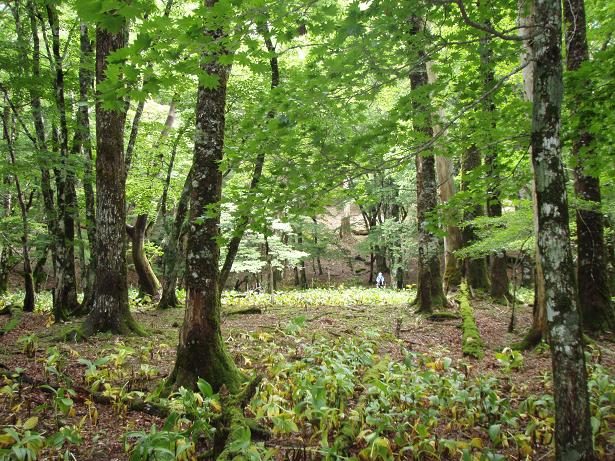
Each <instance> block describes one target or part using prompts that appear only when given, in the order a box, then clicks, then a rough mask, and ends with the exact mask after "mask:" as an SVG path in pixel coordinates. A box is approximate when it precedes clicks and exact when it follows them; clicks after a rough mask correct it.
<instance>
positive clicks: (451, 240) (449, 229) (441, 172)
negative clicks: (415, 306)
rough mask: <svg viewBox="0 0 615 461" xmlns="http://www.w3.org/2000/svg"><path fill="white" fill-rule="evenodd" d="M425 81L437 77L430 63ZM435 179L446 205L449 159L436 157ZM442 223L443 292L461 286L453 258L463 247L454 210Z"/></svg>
mask: <svg viewBox="0 0 615 461" xmlns="http://www.w3.org/2000/svg"><path fill="white" fill-rule="evenodd" d="M427 81H428V82H429V83H430V84H434V83H436V81H437V76H436V74H435V72H434V71H433V68H432V66H431V62H428V63H427ZM438 116H439V119H440V121H444V120H445V113H444V109H443V108H439V109H438ZM432 125H433V133H434V136H436V135H439V134H440V132H441V131H442V127H441V126H440V124H439V123H432ZM436 179H437V180H438V196H439V197H440V203H442V204H446V203H447V202H448V201H449V200H450V199H452V198H453V196H454V195H455V194H456V193H457V190H456V189H457V188H456V186H455V172H454V171H453V160H452V159H451V158H449V157H443V156H441V155H436ZM445 210H446V213H445V216H444V221H445V223H446V235H445V236H444V292H445V293H447V292H448V291H449V290H450V289H451V288H453V289H457V288H459V285H460V284H461V270H462V267H461V266H462V261H460V260H459V259H458V258H457V257H456V256H455V251H457V250H459V249H460V248H461V247H462V246H463V236H462V235H461V229H459V227H458V226H456V225H455V222H457V220H458V217H457V216H456V211H455V210H450V209H445Z"/></svg>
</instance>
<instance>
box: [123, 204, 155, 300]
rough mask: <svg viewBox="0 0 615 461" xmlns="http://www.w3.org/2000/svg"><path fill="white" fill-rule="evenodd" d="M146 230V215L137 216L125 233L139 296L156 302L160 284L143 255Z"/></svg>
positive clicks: (145, 256) (127, 226)
mask: <svg viewBox="0 0 615 461" xmlns="http://www.w3.org/2000/svg"><path fill="white" fill-rule="evenodd" d="M146 228H147V214H140V215H139V216H137V220H136V221H135V224H134V226H129V225H128V224H127V225H126V233H127V234H128V236H129V237H130V241H131V248H132V262H133V263H134V265H135V271H136V272H137V276H138V278H139V296H145V295H149V296H151V297H152V298H154V299H156V300H157V299H158V296H159V294H160V282H159V281H158V277H156V274H155V273H154V270H153V269H152V266H151V264H150V263H149V260H148V259H147V255H146V254H145V248H144V244H145V229H146Z"/></svg>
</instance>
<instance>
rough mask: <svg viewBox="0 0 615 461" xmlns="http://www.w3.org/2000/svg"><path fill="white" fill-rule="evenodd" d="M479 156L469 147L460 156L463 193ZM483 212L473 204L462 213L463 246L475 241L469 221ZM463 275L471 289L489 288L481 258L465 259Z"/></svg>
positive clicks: (478, 163)
mask: <svg viewBox="0 0 615 461" xmlns="http://www.w3.org/2000/svg"><path fill="white" fill-rule="evenodd" d="M480 166H481V156H480V152H479V151H478V149H477V148H476V146H474V145H472V146H470V147H469V148H468V149H467V150H466V151H465V152H464V153H463V155H462V158H461V171H462V173H461V188H462V190H463V191H465V192H467V191H469V188H470V185H469V181H468V179H467V176H468V174H470V173H471V172H472V171H473V170H475V169H477V168H480ZM484 215H485V211H484V207H483V205H482V204H474V205H471V206H470V207H469V209H467V210H466V211H465V212H464V213H463V220H464V221H465V225H464V227H463V230H462V235H463V243H464V246H467V245H471V244H472V243H473V242H474V241H475V240H476V235H475V234H474V228H473V226H472V225H471V224H469V222H470V221H472V220H473V219H476V218H478V217H479V216H484ZM463 275H464V277H465V278H466V279H467V281H468V285H469V286H470V287H472V288H473V289H475V290H477V289H479V290H487V289H488V288H489V280H488V278H487V264H486V261H485V258H483V257H478V258H476V257H467V258H465V259H464V261H463Z"/></svg>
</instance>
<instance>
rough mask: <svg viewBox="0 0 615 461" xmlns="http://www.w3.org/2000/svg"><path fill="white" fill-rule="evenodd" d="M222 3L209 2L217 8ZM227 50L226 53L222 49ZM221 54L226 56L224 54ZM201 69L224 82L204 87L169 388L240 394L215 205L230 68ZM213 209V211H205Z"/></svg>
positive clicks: (212, 59)
mask: <svg viewBox="0 0 615 461" xmlns="http://www.w3.org/2000/svg"><path fill="white" fill-rule="evenodd" d="M215 3H216V0H205V6H206V7H207V8H212V7H213V5H215ZM205 34H206V35H209V37H210V39H213V40H220V39H221V38H222V37H223V36H224V33H223V32H222V30H216V31H212V30H206V31H205ZM222 52H224V50H222ZM218 53H220V52H218ZM201 69H202V70H203V72H206V73H207V74H209V75H215V76H216V77H217V78H218V85H217V87H216V88H206V87H204V86H202V85H199V87H198V94H197V103H196V133H195V143H194V161H193V165H192V168H193V170H192V187H191V192H190V215H189V224H190V225H189V228H188V257H187V259H186V288H187V292H186V311H185V316H184V323H183V325H182V328H181V331H180V335H179V345H178V346H177V359H176V362H175V367H174V368H173V372H172V373H171V376H170V377H169V381H168V384H171V385H174V386H177V387H178V386H184V387H186V388H188V389H194V388H195V387H196V384H197V379H198V378H203V379H204V380H206V381H207V382H209V384H211V386H212V387H213V388H214V390H216V391H218V390H219V389H220V388H221V387H222V386H226V388H227V389H229V390H230V391H231V392H237V391H238V390H239V387H240V383H241V376H240V374H239V371H238V369H237V367H236V365H235V363H234V362H233V359H232V358H231V356H230V355H229V354H228V352H227V350H226V346H225V345H224V340H223V339H222V332H221V330H220V310H221V300H220V290H221V287H220V269H219V266H218V264H219V259H220V248H219V247H218V242H217V238H218V236H219V233H220V213H219V211H218V212H211V207H212V206H215V205H217V204H218V203H219V202H220V199H221V195H222V194H221V192H222V173H221V172H220V168H219V164H220V161H221V160H222V157H223V149H224V128H225V125H224V124H225V106H226V87H227V81H228V76H229V73H230V66H228V65H225V64H221V63H219V62H218V60H217V59H216V55H211V54H210V55H207V54H204V55H203V57H202V61H201ZM205 210H208V211H209V212H208V213H204V212H205Z"/></svg>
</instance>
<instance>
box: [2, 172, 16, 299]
mask: <svg viewBox="0 0 615 461" xmlns="http://www.w3.org/2000/svg"><path fill="white" fill-rule="evenodd" d="M3 183H4V187H5V188H6V189H5V190H6V192H5V194H4V198H3V200H2V217H3V218H8V217H9V216H11V215H12V214H13V197H12V194H11V192H10V186H11V177H10V176H8V175H7V176H5V177H4V180H3ZM12 259H13V248H12V247H11V245H10V244H5V245H4V246H3V247H2V249H1V250H0V295H2V294H5V293H6V292H7V290H8V287H9V274H10V272H11V269H12V264H11V260H12Z"/></svg>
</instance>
